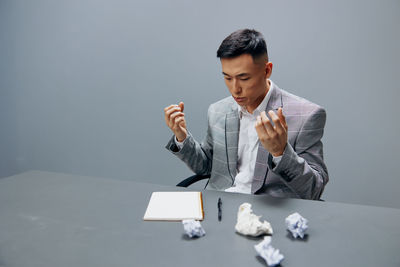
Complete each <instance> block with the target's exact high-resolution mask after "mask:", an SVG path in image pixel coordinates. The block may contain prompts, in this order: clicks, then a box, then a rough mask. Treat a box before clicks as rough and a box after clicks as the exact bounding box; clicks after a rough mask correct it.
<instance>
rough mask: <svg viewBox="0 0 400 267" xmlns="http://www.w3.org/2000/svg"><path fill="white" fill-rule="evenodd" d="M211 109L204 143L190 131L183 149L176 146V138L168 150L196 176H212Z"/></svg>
mask: <svg viewBox="0 0 400 267" xmlns="http://www.w3.org/2000/svg"><path fill="white" fill-rule="evenodd" d="M209 114H210V108H209V109H208V115H207V125H208V126H207V133H206V136H205V138H204V140H203V142H202V143H199V142H197V141H196V140H195V139H194V138H193V136H192V134H191V133H190V132H189V131H188V136H187V137H186V139H185V140H184V141H183V146H182V148H181V149H179V148H178V146H177V145H176V144H175V140H174V138H175V136H172V138H171V139H170V140H169V142H168V144H167V145H166V148H167V149H168V150H169V151H171V152H172V153H173V154H174V155H175V156H177V157H178V158H179V159H181V160H182V161H183V162H185V163H186V165H187V166H188V167H189V168H190V169H191V170H192V171H193V172H194V173H196V174H199V175H209V174H211V167H212V156H213V142H212V133H211V127H210V116H209Z"/></svg>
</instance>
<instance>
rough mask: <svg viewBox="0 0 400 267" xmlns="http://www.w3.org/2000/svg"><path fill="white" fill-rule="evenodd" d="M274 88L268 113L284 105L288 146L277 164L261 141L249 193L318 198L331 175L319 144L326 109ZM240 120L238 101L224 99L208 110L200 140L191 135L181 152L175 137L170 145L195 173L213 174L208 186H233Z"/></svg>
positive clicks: (171, 149) (230, 98)
mask: <svg viewBox="0 0 400 267" xmlns="http://www.w3.org/2000/svg"><path fill="white" fill-rule="evenodd" d="M272 86H274V89H273V91H272V94H271V98H270V100H269V102H268V105H267V108H266V111H269V110H271V109H273V110H277V109H278V108H279V107H282V109H283V114H284V115H285V117H286V122H287V125H288V128H289V129H288V144H287V146H286V149H285V152H284V154H283V156H282V159H281V161H280V163H279V164H278V165H277V166H274V165H273V163H272V160H271V158H272V156H271V155H270V154H269V153H268V151H267V150H266V149H264V147H263V146H262V145H261V144H260V145H259V147H258V152H257V159H256V162H255V164H256V166H255V172H254V177H253V183H252V189H251V192H252V193H253V194H263V193H264V194H269V195H272V196H277V197H295V198H305V199H319V198H320V196H321V194H322V192H323V189H324V186H325V185H326V183H327V182H328V179H329V178H328V171H327V168H326V165H325V163H324V160H323V147H322V142H321V138H322V136H323V131H324V126H325V121H326V113H325V110H324V109H323V108H322V107H320V106H318V105H316V104H314V103H311V102H310V101H308V100H306V99H304V98H301V97H298V96H295V95H293V94H290V93H288V92H286V91H284V90H282V89H280V88H278V87H277V86H276V85H275V84H273V83H272ZM239 123H240V120H239V114H238V110H237V105H236V103H235V102H234V100H233V98H232V97H227V98H224V99H222V100H220V101H218V102H216V103H214V104H212V105H210V107H209V109H208V128H207V134H206V137H205V139H204V140H203V142H202V143H198V142H197V141H196V140H195V139H194V138H193V136H192V135H191V134H190V133H189V134H188V137H187V138H186V140H185V141H184V143H183V147H182V149H181V150H179V151H177V149H176V145H175V143H174V141H173V138H171V140H170V141H169V142H168V144H167V146H166V148H167V149H169V150H170V151H172V153H174V154H175V155H176V156H177V157H179V158H180V159H181V160H182V161H184V162H185V163H186V164H187V165H188V167H189V168H190V169H191V170H192V171H194V172H195V173H196V174H211V178H210V181H209V183H208V188H210V189H215V190H224V189H226V188H228V187H230V186H232V184H233V182H234V177H235V176H236V172H237V170H236V168H237V157H238V140H239Z"/></svg>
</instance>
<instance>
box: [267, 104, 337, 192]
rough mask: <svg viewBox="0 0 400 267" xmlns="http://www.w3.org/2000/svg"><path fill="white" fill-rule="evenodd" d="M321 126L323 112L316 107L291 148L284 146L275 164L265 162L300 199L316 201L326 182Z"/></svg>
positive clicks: (323, 119) (323, 120) (270, 161)
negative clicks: (279, 159)
mask: <svg viewBox="0 0 400 267" xmlns="http://www.w3.org/2000/svg"><path fill="white" fill-rule="evenodd" d="M325 122H326V112H325V110H324V109H323V108H321V107H319V106H318V107H317V108H316V109H314V110H313V111H312V112H311V113H310V116H308V117H307V118H306V119H305V122H304V123H303V125H302V127H301V129H300V130H299V132H298V136H297V138H296V141H295V144H294V147H292V146H291V145H290V144H289V143H288V144H287V145H286V148H285V151H284V153H283V155H282V159H281V161H280V162H279V164H278V165H277V166H274V163H273V161H272V159H269V160H268V166H269V168H270V170H271V171H272V172H274V173H275V174H277V175H279V176H280V177H282V179H283V181H284V183H285V184H286V185H287V186H288V187H289V188H290V189H291V190H292V191H293V192H294V193H295V194H297V195H298V196H299V197H300V198H304V199H319V198H320V197H321V194H322V192H323V190H324V187H325V185H326V183H327V182H328V180H329V177H328V170H327V168H326V165H325V163H324V158H323V147H322V142H321V138H322V136H323V134H324V127H325Z"/></svg>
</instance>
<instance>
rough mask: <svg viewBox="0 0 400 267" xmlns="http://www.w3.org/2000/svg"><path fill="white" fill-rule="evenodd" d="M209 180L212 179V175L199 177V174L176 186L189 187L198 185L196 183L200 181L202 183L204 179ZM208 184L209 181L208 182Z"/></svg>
mask: <svg viewBox="0 0 400 267" xmlns="http://www.w3.org/2000/svg"><path fill="white" fill-rule="evenodd" d="M209 178H210V174H207V175H198V174H195V175H192V176H190V177H188V178H186V179H185V180H183V181H181V182H180V183H179V184H177V185H176V186H179V187H188V186H190V185H191V184H194V183H196V182H198V181H201V180H204V179H209ZM207 184H208V181H207ZM207 184H206V186H207Z"/></svg>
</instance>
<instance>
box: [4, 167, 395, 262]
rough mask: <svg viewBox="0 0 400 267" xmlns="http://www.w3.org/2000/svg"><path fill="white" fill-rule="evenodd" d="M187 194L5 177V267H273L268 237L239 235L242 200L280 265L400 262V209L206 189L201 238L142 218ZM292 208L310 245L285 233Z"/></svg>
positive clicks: (39, 175) (133, 185)
mask: <svg viewBox="0 0 400 267" xmlns="http://www.w3.org/2000/svg"><path fill="white" fill-rule="evenodd" d="M180 190H187V189H183V188H177V187H172V186H171V187H169V186H161V185H155V184H145V183H137V182H132V181H122V180H115V179H106V178H99V177H86V176H77V175H69V174H61V173H52V172H41V171H30V172H26V173H22V174H19V175H15V176H11V177H7V178H2V179H0V266H41V267H46V266H52V267H53V266H58V267H62V266H85V267H90V266H202V267H204V266H267V265H266V263H265V262H264V261H263V260H262V259H261V258H260V257H257V254H256V251H255V250H254V245H256V244H257V243H259V242H260V241H261V240H262V238H249V237H245V236H241V235H239V234H237V233H235V230H234V226H235V224H236V215H237V210H238V207H239V206H240V205H241V204H242V203H244V202H248V203H251V204H252V208H253V211H254V213H255V214H257V215H262V218H261V219H264V220H267V221H269V222H270V223H271V225H272V227H273V229H274V234H273V236H272V245H273V246H274V247H275V248H278V249H279V250H280V251H281V253H282V254H283V255H284V256H285V259H284V260H283V261H282V264H281V265H282V266H396V267H398V266H400V253H399V252H400V227H399V225H400V210H398V209H392V208H382V207H373V206H363V205H353V204H343V203H334V202H320V201H309V200H299V199H276V198H271V197H269V196H255V195H244V194H235V193H225V192H218V191H211V190H206V191H204V192H203V201H204V212H205V218H204V221H202V226H203V228H204V229H205V231H206V235H205V236H204V237H202V238H198V239H189V238H187V237H186V236H185V235H184V233H183V227H182V224H181V223H180V222H145V221H143V215H144V212H145V210H146V208H147V204H148V201H149V199H150V196H151V193H152V192H153V191H180ZM218 197H221V198H222V202H223V215H222V221H221V222H219V221H218V219H217V199H218ZM293 212H299V213H300V214H301V215H303V216H304V217H305V218H307V219H308V220H309V229H308V236H307V238H306V239H305V240H293V238H291V236H290V235H289V233H288V232H287V230H286V228H285V223H284V220H285V218H286V217H287V216H288V215H289V214H291V213H293Z"/></svg>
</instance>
